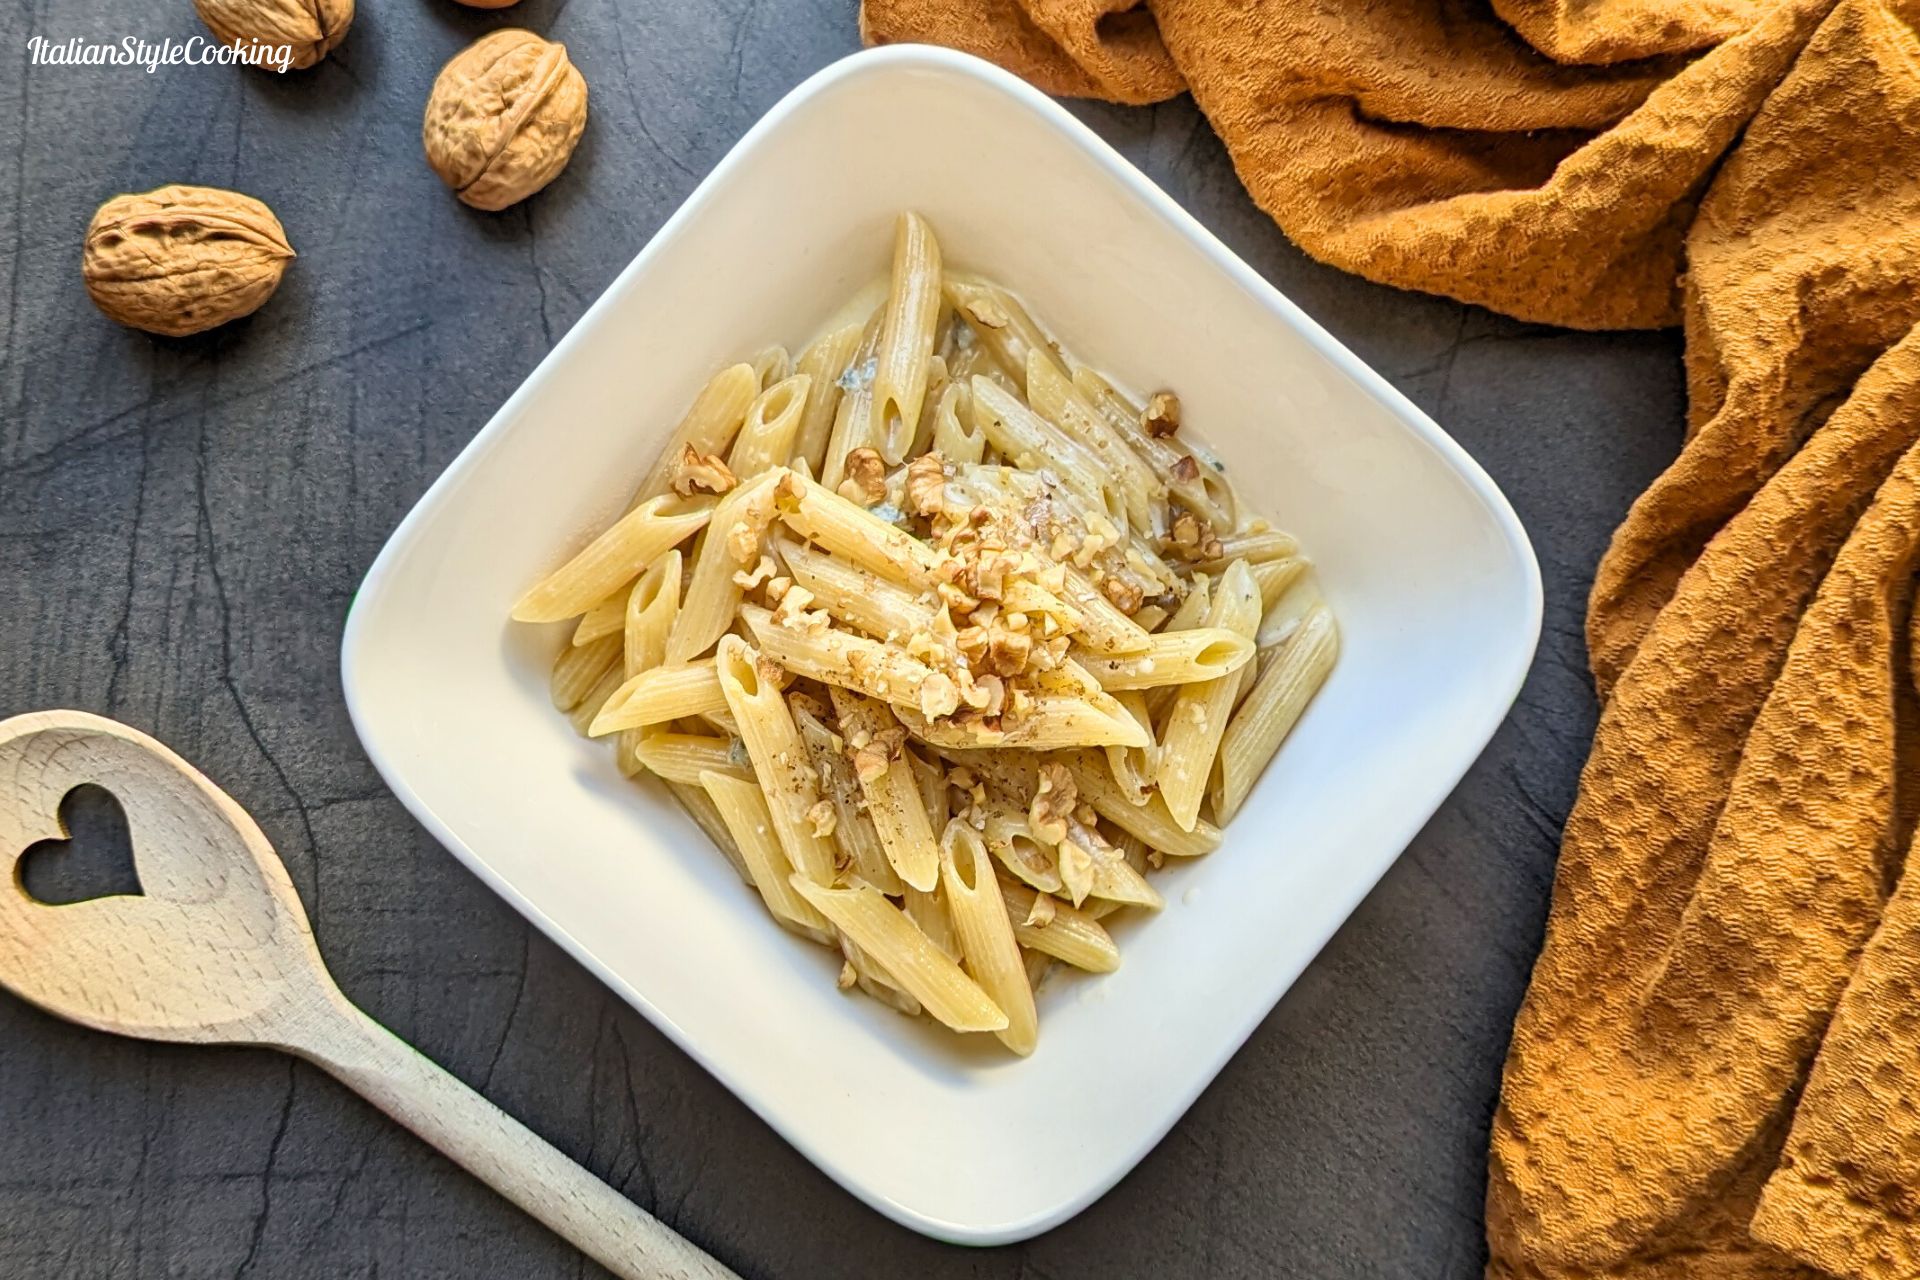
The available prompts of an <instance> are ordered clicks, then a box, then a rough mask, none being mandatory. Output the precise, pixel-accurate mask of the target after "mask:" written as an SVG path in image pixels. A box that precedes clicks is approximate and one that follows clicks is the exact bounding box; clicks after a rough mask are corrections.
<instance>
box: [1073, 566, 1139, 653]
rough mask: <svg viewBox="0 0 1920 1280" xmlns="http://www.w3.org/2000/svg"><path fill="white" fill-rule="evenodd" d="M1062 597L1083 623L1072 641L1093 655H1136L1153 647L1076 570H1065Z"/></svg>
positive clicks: (1137, 625) (1096, 588)
mask: <svg viewBox="0 0 1920 1280" xmlns="http://www.w3.org/2000/svg"><path fill="white" fill-rule="evenodd" d="M1062 594H1063V595H1064V596H1065V598H1066V601H1067V603H1068V604H1070V605H1072V606H1073V607H1074V608H1076V609H1078V610H1079V611H1080V616H1081V618H1082V619H1083V620H1084V621H1083V624H1082V628H1081V631H1080V634H1079V635H1077V636H1075V637H1074V639H1075V640H1078V641H1079V642H1080V643H1081V644H1083V645H1085V646H1086V647H1087V648H1089V649H1091V650H1093V651H1094V652H1095V653H1139V652H1141V651H1142V650H1144V649H1147V648H1149V647H1150V646H1151V645H1152V644H1153V638H1152V637H1151V636H1149V635H1148V634H1147V632H1146V631H1145V630H1144V629H1143V628H1142V627H1141V626H1140V625H1139V624H1138V623H1136V622H1135V621H1134V620H1133V619H1132V618H1129V617H1128V616H1127V615H1126V614H1124V613H1122V612H1120V610H1119V609H1118V608H1116V607H1115V606H1114V603H1113V601H1111V600H1109V599H1107V597H1106V596H1105V595H1103V594H1102V593H1101V591H1100V588H1098V587H1096V586H1094V585H1093V583H1091V582H1089V581H1088V580H1087V577H1086V575H1085V574H1083V573H1081V572H1080V571H1079V570H1078V569H1071V568H1070V569H1068V570H1067V587H1066V590H1065V591H1064V592H1063V593H1062Z"/></svg>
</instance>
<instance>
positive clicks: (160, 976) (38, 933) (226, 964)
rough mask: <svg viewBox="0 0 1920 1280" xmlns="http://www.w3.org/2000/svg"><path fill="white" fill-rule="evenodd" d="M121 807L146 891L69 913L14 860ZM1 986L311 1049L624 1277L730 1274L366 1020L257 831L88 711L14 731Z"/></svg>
mask: <svg viewBox="0 0 1920 1280" xmlns="http://www.w3.org/2000/svg"><path fill="white" fill-rule="evenodd" d="M86 783H92V784H95V785H97V786H101V787H104V788H105V789H106V790H108V791H110V792H112V793H113V795H114V796H115V798H116V799H118V801H119V802H120V805H121V807H122V808H123V809H124V810H125V812H126V815H127V826H128V831H129V834H130V836H131V839H132V842H133V851H134V865H135V868H136V870H137V871H138V873H139V876H140V884H141V889H142V892H141V893H140V894H124V895H116V896H112V897H106V898H96V899H93V900H91V901H86V902H77V903H71V904H66V905H61V906H51V905H48V904H45V903H42V902H39V901H37V900H35V899H34V898H32V897H30V896H29V895H28V894H27V892H26V890H25V889H24V888H23V887H22V884H21V881H20V877H19V875H18V874H17V867H16V864H17V862H18V860H19V858H20V855H21V854H22V853H24V852H25V851H26V850H27V849H28V848H29V847H30V846H32V845H34V844H36V843H38V842H40V841H43V840H58V839H63V838H65V837H66V835H67V832H66V831H65V830H64V829H63V827H62V824H61V821H60V817H59V806H60V803H61V801H62V800H63V799H64V798H65V797H66V795H67V794H68V793H69V792H70V791H72V790H73V789H74V788H75V787H78V786H81V785H83V784H86ZM0 870H4V871H5V873H6V874H5V875H4V876H0V880H3V881H4V884H0V985H4V986H6V987H8V988H10V989H11V990H13V991H14V992H15V993H17V994H18V995H20V996H22V997H24V998H25V999H27V1000H31V1001H32V1002H33V1003H35V1004H37V1005H39V1006H40V1007H42V1008H44V1009H46V1010H47V1011H48V1012H50V1013H54V1014H57V1015H59V1016H60V1017H63V1018H67V1019H70V1020H72V1021H74V1022H78V1023H81V1024H83V1025H85V1026H89V1027H93V1028H96V1029H98V1030H101V1031H110V1032H114V1033H116V1034H119V1035H126V1036H136V1037H140V1038H142V1039H148V1040H173V1041H181V1042H186V1043H192V1044H245V1045H264V1046H268V1047H271V1048H277V1049H282V1050H285V1051H287V1052H289V1053H294V1054H298V1055H299V1056H301V1057H303V1058H305V1059H307V1060H308V1061H310V1062H313V1063H314V1064H316V1065H318V1066H320V1067H322V1068H323V1069H325V1070H326V1071H328V1072H330V1073H331V1074H333V1075H334V1076H336V1077H337V1078H338V1079H340V1080H341V1081H342V1082H343V1083H345V1084H346V1085H347V1086H348V1087H349V1088H352V1089H354V1090H355V1091H356V1092H358V1093H360V1094H361V1095H362V1096H364V1097H366V1098H367V1099H368V1100H369V1101H370V1102H372V1103H373V1104H374V1105H375V1106H377V1107H379V1108H380V1109H381V1110H383V1111H385V1112H386V1113H387V1114H388V1115H390V1116H392V1117H393V1118H394V1119H396V1120H398V1121H400V1123H402V1124H404V1125H405V1126H407V1128H409V1129H411V1130H413V1131H414V1132H415V1133H417V1134H419V1135H420V1136H421V1137H422V1138H424V1139H426V1140H427V1141H428V1142H430V1143H432V1144H433V1145H434V1146H435V1147H438V1148H439V1149H440V1150H441V1151H443V1152H445V1153H446V1154H447V1155H448V1156H450V1157H451V1158H452V1159H454V1160H455V1161H457V1162H458V1163H459V1164H461V1165H462V1166H464V1167H465V1168H466V1169H467V1170H468V1171H470V1172H471V1173H473V1174H474V1175H475V1176H476V1177H478V1178H480V1179H481V1180H482V1181H484V1182H486V1183H487V1184H488V1185H490V1186H492V1187H493V1188H494V1189H495V1190H497V1191H499V1192H500V1193H501V1194H502V1195H504V1196H506V1197H507V1199H509V1200H511V1201H513V1202H514V1203H515V1204H517V1205H519V1206H520V1207H521V1208H522V1209H525V1210H526V1211H527V1212H528V1213H530V1214H532V1215H533V1216H534V1217H536V1218H538V1219H539V1220H540V1221H542V1222H544V1223H546V1224H547V1226H549V1227H551V1228H552V1229H553V1230H554V1231H556V1232H558V1233H559V1234H560V1235H562V1236H564V1237H565V1238H566V1239H568V1240H570V1241H571V1242H573V1244H575V1245H576V1246H578V1247H579V1248H580V1250H581V1251H582V1252H584V1253H586V1254H587V1255H588V1256H590V1257H592V1258H594V1259H595V1260H596V1261H598V1262H600V1263H601V1264H602V1265H603V1266H605V1267H607V1268H608V1269H609V1270H611V1271H612V1272H614V1273H615V1274H616V1275H620V1276H625V1277H631V1278H632V1280H642V1278H647V1280H653V1278H659V1280H722V1278H724V1277H731V1276H733V1272H731V1271H729V1270H728V1269H727V1268H725V1267H723V1266H721V1265H720V1264H719V1263H717V1262H715V1261H714V1260H713V1259H712V1258H709V1257H708V1256H707V1255H706V1254H704V1253H702V1252H701V1251H700V1250H699V1249H697V1248H695V1247H694V1246H693V1245H691V1244H689V1243H688V1242H687V1241H686V1240H684V1239H682V1238H681V1237H680V1236H678V1235H676V1234H674V1232H672V1231H671V1230H669V1229H668V1228H666V1227H664V1226H662V1225H661V1224H660V1223H659V1222H658V1221H656V1220H655V1219H654V1218H653V1217H652V1216H651V1215H649V1214H647V1213H646V1212H645V1211H644V1210H642V1209H640V1208H639V1207H638V1206H636V1205H634V1204H632V1203H631V1202H629V1201H628V1200H626V1199H625V1198H624V1197H622V1196H621V1195H619V1194H618V1193H617V1192H615V1191H613V1190H612V1189H611V1188H609V1187H608V1186H607V1185H606V1184H605V1183H603V1182H601V1181H600V1180H599V1179H597V1178H595V1177H594V1176H593V1175H592V1174H590V1173H588V1172H587V1171H586V1170H585V1169H582V1168H581V1167H580V1166H579V1165H577V1164H575V1163H574V1162H573V1161H571V1160H569V1159H567V1157H565V1156H564V1155H562V1154H561V1153H560V1152H558V1151H556V1150H555V1149H554V1148H553V1147H552V1146H550V1145H548V1144H547V1143H546V1142H544V1141H543V1140H541V1139H540V1138H539V1137H537V1136H536V1135H535V1134H534V1133H533V1132H532V1131H531V1130H529V1129H527V1128H526V1127H525V1126H524V1125H522V1124H520V1123H519V1122H518V1121H516V1120H514V1119H513V1118H511V1117H510V1116H508V1115H507V1114H506V1113H505V1112H503V1111H501V1110H500V1109H499V1108H497V1107H495V1106H494V1105H493V1104H492V1103H490V1102H488V1101H487V1100H486V1099H484V1098H482V1097H481V1096H480V1095H479V1094H477V1093H475V1092H474V1091H473V1090H471V1089H469V1088H467V1086H466V1085H464V1084H462V1083H461V1082H460V1081H459V1080H457V1079H455V1078H454V1077H453V1076H452V1075H449V1074H448V1073H447V1072H445V1071H443V1070H442V1069H441V1068H439V1067H438V1066H436V1065H434V1064H433V1063H432V1062H430V1061H428V1060H427V1059H426V1058H425V1057H423V1056H421V1055H420V1054H419V1053H417V1052H415V1051H414V1050H413V1049H412V1048H410V1047H409V1046H408V1045H406V1044H405V1043H404V1042H403V1041H401V1040H400V1039H398V1038H397V1037H395V1036H394V1035H392V1034H391V1033H390V1032H388V1031H387V1030H386V1029H385V1028H383V1027H381V1026H380V1025H379V1024H378V1023H376V1022H374V1021H373V1019H371V1018H369V1017H368V1016H367V1015H366V1014H365V1013H362V1012H361V1011H360V1010H359V1009H357V1008H355V1007H354V1006H353V1005H352V1004H351V1003H350V1002H349V1001H348V1000H347V998H346V997H345V996H344V995H342V994H341V993H340V990H339V988H338V987H337V986H335V985H334V982H333V979H332V978H331V977H330V976H329V975H328V973H327V969H326V965H325V963H324V962H323V961H322V960H321V958H320V952H319V950H318V948H316V947H315V945H314V940H313V933H312V930H311V929H310V928H309V927H308V924H307V917H306V912H305V910H304V909H303V908H302V907H301V904H300V898H299V895H298V894H297V893H295V891H294V888H293V882H292V881H291V880H290V879H289V878H288V876H287V872H286V868H285V867H284V866H282V864H281V862H280V858H279V856H278V855H277V854H276V853H275V852H274V850H273V846H272V845H271V844H270V843H268V841H267V838H266V836H265V835H264V834H263V833H262V832H261V830H260V828H259V827H258V825H256V824H255V823H254V821H253V819H252V818H251V817H249V816H248V815H247V813H246V812H245V811H244V810H243V809H241V808H240V806H239V805H237V804H235V803H234V802H233V800H232V799H231V798H230V797H228V796H227V795H226V793H224V792H223V791H221V790H220V789H219V788H218V787H216V786H214V785H213V783H211V782H210V781H208V780H207V779H206V778H205V777H204V776H203V775H201V774H200V773H199V771H198V770H196V769H194V767H193V766H192V765H190V764H188V763H187V762H186V761H184V760H182V759H181V758H180V757H179V756H177V755H175V754H174V753H173V752H171V751H169V750H168V749H167V748H166V747H164V746H162V745H161V744H160V743H159V742H156V741H155V740H154V739H152V738H150V737H148V736H147V735H145V734H143V733H141V732H139V731H138V730H135V729H131V728H128V727H127V726H126V725H123V724H119V723H117V722H116V721H113V720H108V719H105V718H103V717H100V716H96V715H91V714H89V713H87V712H82V711H46V712H36V713H34V714H31V715H23V716H16V717H14V718H12V719H9V720H5V721H0Z"/></svg>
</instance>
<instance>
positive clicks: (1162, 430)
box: [1140, 391, 1180, 440]
mask: <svg viewBox="0 0 1920 1280" xmlns="http://www.w3.org/2000/svg"><path fill="white" fill-rule="evenodd" d="M1140 425H1141V426H1142V427H1144V428H1145V429H1146V432H1147V434H1148V435H1150V436H1152V437H1154V438H1155V439H1156V440H1158V439H1163V438H1165V437H1167V436H1170V435H1172V434H1173V433H1174V432H1176V431H1178V430H1180V397H1179V396H1177V395H1175V394H1173V392H1171V391H1156V392H1154V393H1153V397H1152V398H1151V399H1149V400H1148V401H1147V409H1146V412H1145V413H1142V414H1141V415H1140Z"/></svg>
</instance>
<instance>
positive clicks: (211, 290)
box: [81, 186, 293, 338]
mask: <svg viewBox="0 0 1920 1280" xmlns="http://www.w3.org/2000/svg"><path fill="white" fill-rule="evenodd" d="M292 259H293V246H291V245H289V244H288V243H287V233H286V231H285V230H284V229H282V227H281V226H280V219H278V218H276V217H274V216H273V210H271V209H269V208H267V206H266V205H264V204H261V203H260V202H259V201H258V200H255V199H254V198H253V197H252V196H243V195H241V194H240V193H239V192H237V191H221V190H219V189H218V188H215V187H180V186H174V187H160V188H158V189H156V190H153V191H149V192H147V193H145V194H144V195H124V196H115V197H114V198H113V199H111V200H109V201H107V202H106V203H105V204H103V205H101V206H100V209H99V212H97V213H95V214H94V215H93V222H92V223H91V224H89V225H88V227H87V240H86V247H85V249H84V250H83V252H82V254H81V272H82V274H83V276H84V277H85V279H86V282H87V292H88V294H90V295H91V296H92V298H93V301H94V303H95V305H97V306H98V307H99V308H100V309H101V310H102V311H104V312H106V313H107V315H108V316H109V317H111V318H112V319H114V320H118V321H119V322H120V323H121V324H127V325H132V326H133V327H134V328H136V329H145V330H146V331H147V332H148V333H159V334H165V335H166V336H168V337H171V338H180V337H185V336H186V335H187V334H190V333H200V332H201V331H203V330H206V329H211V328H213V327H214V326H216V325H222V324H225V323H226V322H227V321H229V320H237V319H239V318H240V317H241V316H244V315H249V314H251V313H252V312H253V311H255V310H257V309H258V308H259V306H260V304H261V303H263V302H265V301H266V300H267V299H268V298H270V297H272V296H273V291H274V290H275V289H277V288H279V287H280V277H281V276H282V275H284V274H286V270H287V263H288V262H290V261H292Z"/></svg>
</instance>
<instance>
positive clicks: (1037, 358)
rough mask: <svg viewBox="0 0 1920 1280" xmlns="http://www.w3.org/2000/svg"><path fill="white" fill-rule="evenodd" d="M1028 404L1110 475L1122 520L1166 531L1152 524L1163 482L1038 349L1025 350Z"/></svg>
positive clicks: (1158, 522)
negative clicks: (1120, 497)
mask: <svg viewBox="0 0 1920 1280" xmlns="http://www.w3.org/2000/svg"><path fill="white" fill-rule="evenodd" d="M1027 402H1028V403H1029V404H1031V405H1032V406H1033V410H1034V412H1035V413H1037V414H1038V415H1039V416H1040V417H1042V418H1044V419H1046V420H1047V421H1048V422H1050V423H1052V424H1053V425H1054V426H1055V427H1056V428H1058V430H1059V431H1060V433H1061V434H1062V435H1064V436H1066V437H1067V438H1068V439H1070V440H1072V441H1073V442H1074V444H1075V445H1077V446H1079V447H1080V448H1081V449H1082V450H1083V451H1085V452H1086V453H1087V454H1088V455H1090V456H1091V457H1092V458H1093V459H1094V460H1095V463H1096V465H1098V466H1099V467H1100V473H1101V474H1103V475H1108V476H1111V477H1113V480H1114V483H1115V485H1116V486H1117V487H1118V488H1119V490H1120V492H1121V493H1122V494H1124V495H1125V498H1126V504H1127V518H1128V520H1129V521H1131V522H1132V524H1133V527H1134V528H1136V529H1148V530H1152V531H1153V532H1154V533H1155V534H1160V533H1164V532H1166V530H1165V528H1164V527H1156V526H1163V525H1164V522H1163V521H1160V520H1157V519H1156V511H1163V510H1164V509H1165V508H1164V505H1162V504H1160V503H1158V502H1157V499H1159V498H1160V497H1161V496H1162V495H1164V494H1165V493H1166V485H1165V484H1164V483H1163V482H1162V481H1161V480H1160V478H1159V477H1158V476H1156V475H1154V473H1153V468H1152V467H1149V466H1148V465H1147V464H1146V462H1145V461H1144V460H1143V459H1142V458H1141V457H1140V455H1139V454H1137V453H1135V452H1134V451H1133V449H1132V448H1131V447H1129V446H1128V444H1127V442H1126V441H1125V440H1123V439H1121V438H1120V435H1119V433H1117V432H1116V431H1114V429H1113V427H1112V425H1111V424H1110V423H1108V422H1107V420H1106V419H1105V418H1104V417H1102V416H1101V415H1100V413H1099V411H1098V410H1096V409H1095V408H1094V407H1093V406H1092V405H1090V404H1088V403H1087V402H1086V401H1085V400H1084V399H1082V398H1081V395H1080V393H1079V392H1078V391H1076V390H1074V387H1073V379H1071V378H1069V377H1068V376H1067V373H1066V370H1064V369H1062V368H1061V367H1060V365H1059V364H1058V362H1056V361H1055V360H1053V359H1052V358H1050V356H1046V355H1042V354H1041V353H1040V352H1038V351H1030V352H1028V353H1027Z"/></svg>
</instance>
